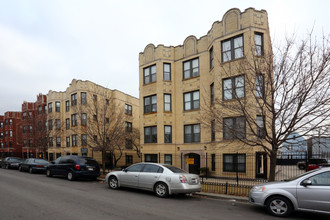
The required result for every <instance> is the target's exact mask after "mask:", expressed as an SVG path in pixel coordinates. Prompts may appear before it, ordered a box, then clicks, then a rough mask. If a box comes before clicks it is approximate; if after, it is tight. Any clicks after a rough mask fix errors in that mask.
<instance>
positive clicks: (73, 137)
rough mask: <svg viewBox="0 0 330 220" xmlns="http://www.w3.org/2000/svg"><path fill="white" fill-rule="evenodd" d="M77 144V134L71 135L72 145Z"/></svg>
mask: <svg viewBox="0 0 330 220" xmlns="http://www.w3.org/2000/svg"><path fill="white" fill-rule="evenodd" d="M77 145H78V136H77V135H76V134H74V135H72V147H74V146H77Z"/></svg>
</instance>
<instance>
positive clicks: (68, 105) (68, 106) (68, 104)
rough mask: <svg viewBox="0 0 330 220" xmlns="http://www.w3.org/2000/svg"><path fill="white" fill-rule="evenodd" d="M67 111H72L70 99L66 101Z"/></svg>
mask: <svg viewBox="0 0 330 220" xmlns="http://www.w3.org/2000/svg"><path fill="white" fill-rule="evenodd" d="M65 111H66V112H68V111H70V101H69V100H68V101H65Z"/></svg>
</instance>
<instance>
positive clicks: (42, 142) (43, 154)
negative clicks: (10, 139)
mask: <svg viewBox="0 0 330 220" xmlns="http://www.w3.org/2000/svg"><path fill="white" fill-rule="evenodd" d="M46 119H47V96H46V95H43V94H38V95H37V101H36V102H23V104H22V143H23V147H22V152H23V155H22V156H23V158H31V157H32V158H36V157H38V158H47V148H48V145H47V144H48V141H47V130H46V126H45V125H46Z"/></svg>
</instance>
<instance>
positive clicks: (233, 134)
mask: <svg viewBox="0 0 330 220" xmlns="http://www.w3.org/2000/svg"><path fill="white" fill-rule="evenodd" d="M240 119H242V122H244V128H239V127H237V126H238V123H239V121H238V120H240ZM226 120H228V121H229V120H232V128H227V127H228V126H227V125H228V122H225V121H226ZM238 129H239V130H242V131H243V130H244V132H243V133H242V136H240V137H239V136H238V135H239V133H240V131H239V130H238ZM227 132H230V133H227ZM245 138H246V118H245V117H244V116H238V117H227V118H223V140H237V139H238V140H239V139H245Z"/></svg>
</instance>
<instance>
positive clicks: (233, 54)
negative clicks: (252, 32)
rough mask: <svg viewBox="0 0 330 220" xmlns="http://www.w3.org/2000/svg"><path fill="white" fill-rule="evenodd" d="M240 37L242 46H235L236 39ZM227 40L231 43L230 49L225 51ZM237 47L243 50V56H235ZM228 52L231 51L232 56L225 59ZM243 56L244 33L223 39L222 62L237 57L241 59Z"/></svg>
mask: <svg viewBox="0 0 330 220" xmlns="http://www.w3.org/2000/svg"><path fill="white" fill-rule="evenodd" d="M238 38H242V46H240V47H236V48H235V40H236V39H238ZM226 42H229V43H230V49H229V50H226V51H225V50H224V44H225V43H226ZM237 49H241V50H242V56H241V57H236V56H235V51H236V50H237ZM226 52H230V58H227V59H228V60H225V59H224V57H225V55H224V54H225V53H226ZM243 57H244V37H243V34H240V35H237V36H234V37H231V38H228V39H225V40H222V41H221V62H222V63H225V62H230V61H232V60H237V59H240V58H243Z"/></svg>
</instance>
